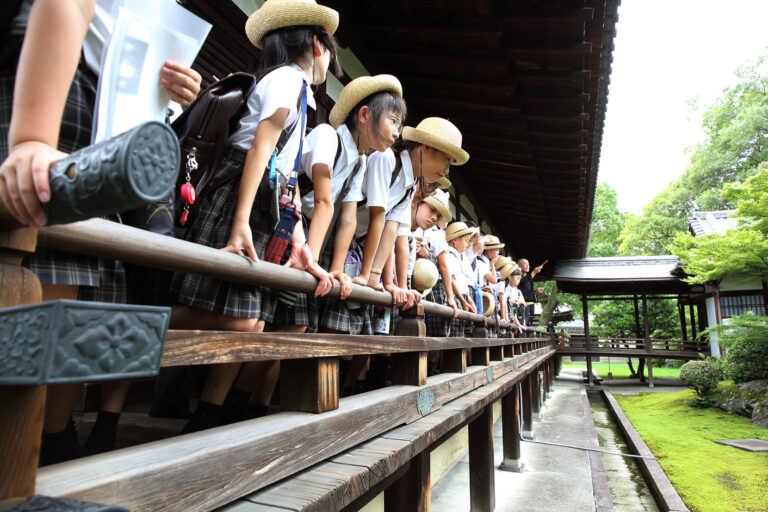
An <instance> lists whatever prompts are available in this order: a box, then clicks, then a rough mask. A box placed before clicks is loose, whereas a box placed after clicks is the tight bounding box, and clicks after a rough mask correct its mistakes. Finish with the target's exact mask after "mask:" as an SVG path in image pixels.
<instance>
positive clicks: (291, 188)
mask: <svg viewBox="0 0 768 512" xmlns="http://www.w3.org/2000/svg"><path fill="white" fill-rule="evenodd" d="M300 115H301V132H299V133H300V138H299V152H298V153H297V154H296V161H295V162H294V163H293V170H292V171H291V178H290V179H289V180H288V194H289V195H290V197H291V199H293V198H294V197H295V195H296V183H297V181H298V178H299V166H300V165H301V154H302V151H303V149H304V131H305V130H306V126H305V125H306V122H307V82H305V81H304V80H302V81H301V114H300Z"/></svg>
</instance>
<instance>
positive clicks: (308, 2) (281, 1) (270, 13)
mask: <svg viewBox="0 0 768 512" xmlns="http://www.w3.org/2000/svg"><path fill="white" fill-rule="evenodd" d="M299 26H301V27H323V28H324V29H325V30H326V32H328V33H329V34H331V35H333V34H334V33H335V32H336V29H337V28H339V13H338V12H337V11H335V10H333V9H331V8H330V7H326V6H324V5H318V4H317V2H315V0H267V1H265V2H264V4H263V5H262V6H261V7H259V8H258V9H256V10H255V11H254V12H253V14H251V15H250V16H249V17H248V21H246V22H245V34H246V35H247V36H248V39H249V40H250V41H251V44H253V46H255V47H256V48H261V40H262V39H263V38H264V36H265V35H266V34H267V33H268V32H271V31H273V30H276V29H278V28H285V27H299Z"/></svg>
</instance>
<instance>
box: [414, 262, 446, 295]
mask: <svg viewBox="0 0 768 512" xmlns="http://www.w3.org/2000/svg"><path fill="white" fill-rule="evenodd" d="M438 277H439V274H438V272H437V265H435V264H434V263H432V262H431V261H430V260H428V259H427V258H419V259H417V260H416V262H415V263H414V264H413V276H412V277H411V284H412V285H413V288H414V289H416V290H418V291H420V292H423V291H424V290H428V289H430V288H432V287H433V286H435V284H436V283H437V279H438Z"/></svg>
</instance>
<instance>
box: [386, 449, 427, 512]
mask: <svg viewBox="0 0 768 512" xmlns="http://www.w3.org/2000/svg"><path fill="white" fill-rule="evenodd" d="M430 491H431V483H430V473H429V451H428V450H424V451H423V452H421V453H419V454H417V455H416V456H415V457H414V458H412V459H411V461H410V467H409V468H408V471H406V472H405V473H403V475H402V476H401V477H400V478H398V479H397V480H395V481H394V482H393V483H392V485H390V486H389V487H387V488H386V489H385V490H384V510H385V512H428V511H429V510H430Z"/></svg>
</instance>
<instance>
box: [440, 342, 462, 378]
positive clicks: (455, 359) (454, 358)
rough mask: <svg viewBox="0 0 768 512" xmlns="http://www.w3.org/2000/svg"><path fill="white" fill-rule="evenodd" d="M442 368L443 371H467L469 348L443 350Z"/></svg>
mask: <svg viewBox="0 0 768 512" xmlns="http://www.w3.org/2000/svg"><path fill="white" fill-rule="evenodd" d="M441 370H442V372H443V373H467V349H465V348H454V349H450V350H443V356H442V360H441Z"/></svg>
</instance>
